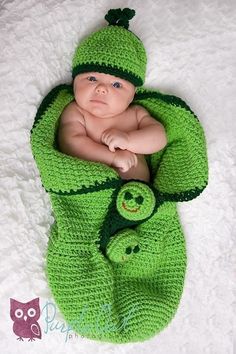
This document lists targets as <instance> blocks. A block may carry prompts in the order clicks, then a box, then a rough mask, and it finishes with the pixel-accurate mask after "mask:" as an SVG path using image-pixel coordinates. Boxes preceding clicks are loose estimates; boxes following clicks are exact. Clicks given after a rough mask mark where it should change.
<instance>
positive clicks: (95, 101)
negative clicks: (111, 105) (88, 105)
mask: <svg viewBox="0 0 236 354" xmlns="http://www.w3.org/2000/svg"><path fill="white" fill-rule="evenodd" d="M90 102H94V103H100V104H106V102H104V101H101V100H90Z"/></svg>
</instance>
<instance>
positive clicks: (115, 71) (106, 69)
mask: <svg viewBox="0 0 236 354" xmlns="http://www.w3.org/2000/svg"><path fill="white" fill-rule="evenodd" d="M90 71H95V72H99V73H105V74H110V75H114V76H117V77H121V78H122V79H125V80H127V81H129V82H132V84H133V85H134V86H142V85H143V80H142V79H141V78H140V77H137V76H134V75H133V74H132V73H130V72H127V71H124V70H122V69H119V68H114V67H111V66H108V65H100V64H82V65H77V66H76V67H74V68H73V71H72V77H73V79H74V78H75V76H76V75H78V74H81V73H86V72H90Z"/></svg>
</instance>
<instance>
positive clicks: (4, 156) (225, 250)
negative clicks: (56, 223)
mask: <svg viewBox="0 0 236 354" xmlns="http://www.w3.org/2000/svg"><path fill="white" fill-rule="evenodd" d="M119 7H121V8H124V7H130V8H134V9H135V10H136V16H135V17H134V18H133V20H132V21H131V24H130V29H131V30H132V31H133V32H134V33H136V34H137V35H138V36H139V37H140V38H141V39H142V41H143V43H144V45H145V47H146V50H147V55H148V67H147V76H146V83H145V86H146V87H149V88H156V89H159V90H161V91H163V92H164V93H169V94H174V95H176V96H179V97H181V98H182V99H183V100H185V101H186V102H187V104H188V105H190V107H191V108H192V109H193V111H194V112H195V113H196V114H197V116H198V117H199V120H200V121H201V123H202V125H203V127H204V130H205V134H206V139H207V145H208V157H209V168H210V176H209V185H208V187H207V189H206V190H205V191H204V192H203V193H202V194H201V195H200V196H199V197H198V198H197V199H196V200H193V201H190V202H187V203H181V204H179V205H178V208H179V212H180V217H181V221H182V225H183V229H184V232H185V236H186V244H187V253H188V267H187V274H186V281H185V287H184V292H183V296H182V299H181V303H180V306H179V309H178V312H177V314H176V316H175V318H174V319H173V321H172V322H171V323H170V325H169V326H168V327H167V328H166V329H165V330H164V331H162V332H161V333H160V334H159V335H157V336H155V337H153V338H152V339H150V340H148V341H145V342H143V343H130V344H126V345H114V344H109V343H99V342H95V341H92V340H87V339H85V338H81V337H80V336H76V335H75V334H74V333H73V332H72V331H68V332H65V331H66V330H69V329H67V328H66V327H64V332H63V331H62V328H61V326H62V324H63V318H62V317H61V315H60V314H59V313H58V311H56V313H53V311H52V310H53V307H52V305H51V308H50V309H51V314H50V313H49V314H48V318H47V313H46V308H45V305H46V304H47V303H48V302H51V303H53V299H52V296H51V293H50V290H49V288H48V285H47V282H46V278H45V273H44V266H45V253H46V248H47V241H48V236H49V228H50V225H51V224H52V223H53V220H54V219H53V213H52V210H51V205H50V201H49V197H48V195H47V194H46V192H45V191H44V189H43V187H42V185H41V181H40V178H39V172H38V169H37V167H36V164H35V162H34V160H33V156H32V152H31V148H30V129H31V127H32V124H33V121H34V117H35V114H36V111H37V108H38V106H39V104H40V102H41V100H42V99H43V97H45V95H46V94H47V93H48V92H49V91H50V90H51V89H52V88H53V87H55V86H56V85H58V84H60V83H70V82H71V61H72V56H73V53H74V50H75V47H76V45H77V43H78V42H79V41H80V40H81V39H82V38H84V36H86V35H87V34H90V33H91V32H92V31H95V30H97V29H99V28H101V26H103V25H105V24H106V22H105V20H104V19H103V18H104V15H105V14H106V13H107V11H108V10H109V9H110V8H119ZM235 19H236V2H235V1H234V0H224V1H217V0H209V1H207V0H205V1H204V0H193V1H189V0H145V1H141V0H140V1H128V0H127V1H124V0H110V1H108V0H107V1H106V0H98V1H95V0H93V1H82V0H64V1H63V0H48V1H47V0H1V1H0V159H1V160H0V162H1V165H0V166H1V169H0V178H1V180H0V252H1V253H0V264H1V267H0V300H1V301H0V353H1V354H8V353H10V354H16V353H24V354H28V353H29V354H34V353H39V354H40V353H44V354H48V353H56V354H60V353H63V354H64V353H67V354H71V353H78V354H80V353H81V354H82V353H83V354H93V353H96V354H99V353H104V354H108V353H109V354H112V353H114V354H118V353H119V354H126V353H129V354H136V353H139V354H149V353H153V354H154V353H155V354H180V353H187V354H190V353H191V354H203V353H206V354H232V353H233V317H234V316H235V313H233V303H234V301H235V298H234V295H235V293H234V292H233V291H234V285H235V279H236V278H235V262H236V255H235V236H236V232H235V209H236V205H235V201H236V196H235V190H236V187H235V183H236V170H235V163H236V152H235V151H236V142H235V134H236V104H235V101H236V100H235V96H236V83H235V81H236V76H235V74H236V65H235V64H236V20H235ZM37 297H39V298H40V306H41V310H43V311H42V314H41V317H40V319H39V324H40V326H41V329H42V339H41V340H36V341H34V342H28V340H24V342H19V341H17V339H16V338H17V337H16V336H15V335H14V333H13V331H12V325H13V322H12V320H11V318H10V314H9V310H10V300H9V299H10V298H14V299H16V300H18V301H21V302H27V301H30V300H32V299H34V298H37ZM43 308H44V309H43ZM54 315H55V318H54ZM50 316H51V317H50ZM49 322H50V323H49ZM141 325H142V324H141ZM55 327H56V328H58V329H56V328H55Z"/></svg>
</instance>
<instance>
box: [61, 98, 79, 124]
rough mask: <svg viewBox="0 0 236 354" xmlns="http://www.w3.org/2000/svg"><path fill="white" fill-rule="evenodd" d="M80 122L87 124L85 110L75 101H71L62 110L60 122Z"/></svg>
mask: <svg viewBox="0 0 236 354" xmlns="http://www.w3.org/2000/svg"><path fill="white" fill-rule="evenodd" d="M78 121H79V122H80V123H82V124H83V125H85V122H84V116H83V112H82V111H81V109H80V108H79V106H78V105H77V103H76V102H75V101H72V102H70V103H69V104H68V105H67V106H66V107H65V108H64V110H63V111H62V114H61V118H60V124H61V125H64V124H68V123H74V122H78Z"/></svg>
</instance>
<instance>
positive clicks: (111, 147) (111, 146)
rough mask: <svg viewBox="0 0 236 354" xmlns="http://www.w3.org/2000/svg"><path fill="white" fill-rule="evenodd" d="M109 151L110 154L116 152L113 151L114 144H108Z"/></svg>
mask: <svg viewBox="0 0 236 354" xmlns="http://www.w3.org/2000/svg"><path fill="white" fill-rule="evenodd" d="M109 150H110V151H111V152H115V151H116V150H115V146H114V143H110V144H109Z"/></svg>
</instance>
